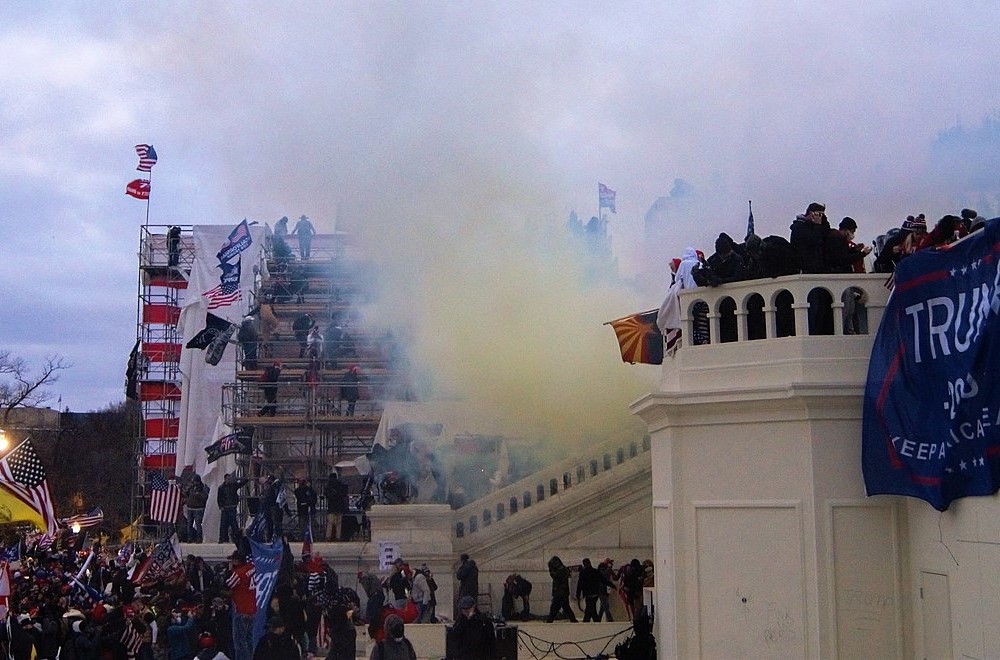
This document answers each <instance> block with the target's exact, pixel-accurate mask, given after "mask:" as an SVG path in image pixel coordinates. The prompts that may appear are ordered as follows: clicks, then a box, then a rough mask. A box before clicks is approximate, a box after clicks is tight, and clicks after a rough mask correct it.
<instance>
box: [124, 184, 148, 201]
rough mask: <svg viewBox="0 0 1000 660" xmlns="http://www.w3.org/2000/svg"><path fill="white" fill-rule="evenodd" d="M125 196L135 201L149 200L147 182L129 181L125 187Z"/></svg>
mask: <svg viewBox="0 0 1000 660" xmlns="http://www.w3.org/2000/svg"><path fill="white" fill-rule="evenodd" d="M125 194H126V195H129V196H131V197H135V198H136V199H149V181H147V180H146V179H136V180H135V181H129V184H128V185H127V186H125Z"/></svg>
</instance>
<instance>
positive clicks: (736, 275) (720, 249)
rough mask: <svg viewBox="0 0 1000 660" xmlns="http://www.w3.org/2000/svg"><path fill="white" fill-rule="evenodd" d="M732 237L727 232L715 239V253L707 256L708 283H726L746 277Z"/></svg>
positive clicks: (741, 259) (714, 284) (713, 284)
mask: <svg viewBox="0 0 1000 660" xmlns="http://www.w3.org/2000/svg"><path fill="white" fill-rule="evenodd" d="M734 245H735V244H734V242H733V239H732V238H731V237H730V236H729V234H726V233H722V234H719V237H718V238H717V239H715V254H713V255H712V256H711V257H709V258H708V267H709V269H710V272H711V274H710V275H709V280H710V284H711V285H712V286H716V285H717V284H726V283H728V282H739V281H741V280H745V279H746V270H745V269H744V267H743V258H742V257H741V256H740V255H738V254H736V250H734V249H733V247H734Z"/></svg>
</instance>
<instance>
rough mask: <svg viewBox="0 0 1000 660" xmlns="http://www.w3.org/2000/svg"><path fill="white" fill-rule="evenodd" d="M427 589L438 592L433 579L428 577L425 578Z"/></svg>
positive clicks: (436, 584)
mask: <svg viewBox="0 0 1000 660" xmlns="http://www.w3.org/2000/svg"><path fill="white" fill-rule="evenodd" d="M427 588H428V589H430V590H431V591H432V592H433V591H437V590H438V583H437V582H435V581H434V578H432V577H431V576H430V575H428V576H427Z"/></svg>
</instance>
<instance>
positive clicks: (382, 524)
mask: <svg viewBox="0 0 1000 660" xmlns="http://www.w3.org/2000/svg"><path fill="white" fill-rule="evenodd" d="M452 518H453V516H452V513H451V507H449V506H448V505H446V504H391V505H379V504H376V505H375V506H373V507H372V508H371V510H370V511H369V512H368V519H369V520H370V521H371V525H372V546H373V549H374V550H375V552H376V555H377V553H378V547H379V544H380V543H383V542H384V543H395V544H398V545H399V547H400V551H401V553H402V556H403V559H404V560H405V561H406V562H408V563H409V564H410V567H411V568H419V567H420V565H421V564H427V567H428V568H430V569H431V573H432V574H433V575H434V581H435V582H436V583H437V585H438V589H437V592H435V596H436V598H437V611H438V612H440V613H442V614H446V615H447V616H449V617H450V616H451V605H452V603H451V602H452V598H453V594H454V577H455V576H454V571H453V567H454V565H455V562H456V560H457V559H458V558H457V557H456V556H455V552H454V547H453V545H452V528H453V524H452Z"/></svg>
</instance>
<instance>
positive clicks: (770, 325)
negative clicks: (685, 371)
mask: <svg viewBox="0 0 1000 660" xmlns="http://www.w3.org/2000/svg"><path fill="white" fill-rule="evenodd" d="M887 278H888V275H885V274H882V273H873V274H836V275H788V276H785V277H777V278H773V279H759V280H748V281H744V282H734V283H731V284H724V285H722V286H718V287H699V288H696V289H685V290H683V291H681V294H680V302H681V324H682V332H683V336H684V337H685V340H684V345H685V346H692V345H703V344H720V343H729V342H737V341H738V342H744V341H754V340H761V339H775V338H780V337H788V336H800V337H801V336H806V335H845V334H868V333H874V331H875V330H876V329H877V328H878V324H879V322H880V321H881V319H882V312H883V310H884V308H885V305H886V301H887V300H888V298H889V290H888V289H887V288H886V286H885V284H886V280H887ZM852 296H853V297H854V298H855V300H854V301H853V303H854V304H855V308H856V309H857V313H858V315H859V318H857V319H855V320H857V321H859V322H860V328H858V327H851V326H850V325H848V324H847V323H846V322H845V311H846V312H850V311H851V305H852V301H851V300H850V298H851V297H852ZM859 297H860V299H859ZM857 302H861V304H860V305H857V304H856V303H857ZM706 317H707V319H706ZM706 320H707V323H706ZM705 325H707V326H708V336H707V337H704V336H703V335H704V334H705V332H704V327H705ZM699 326H700V327H699ZM852 330H854V332H852ZM695 337H698V339H699V340H700V341H692V340H693V339H694V338H695Z"/></svg>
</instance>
